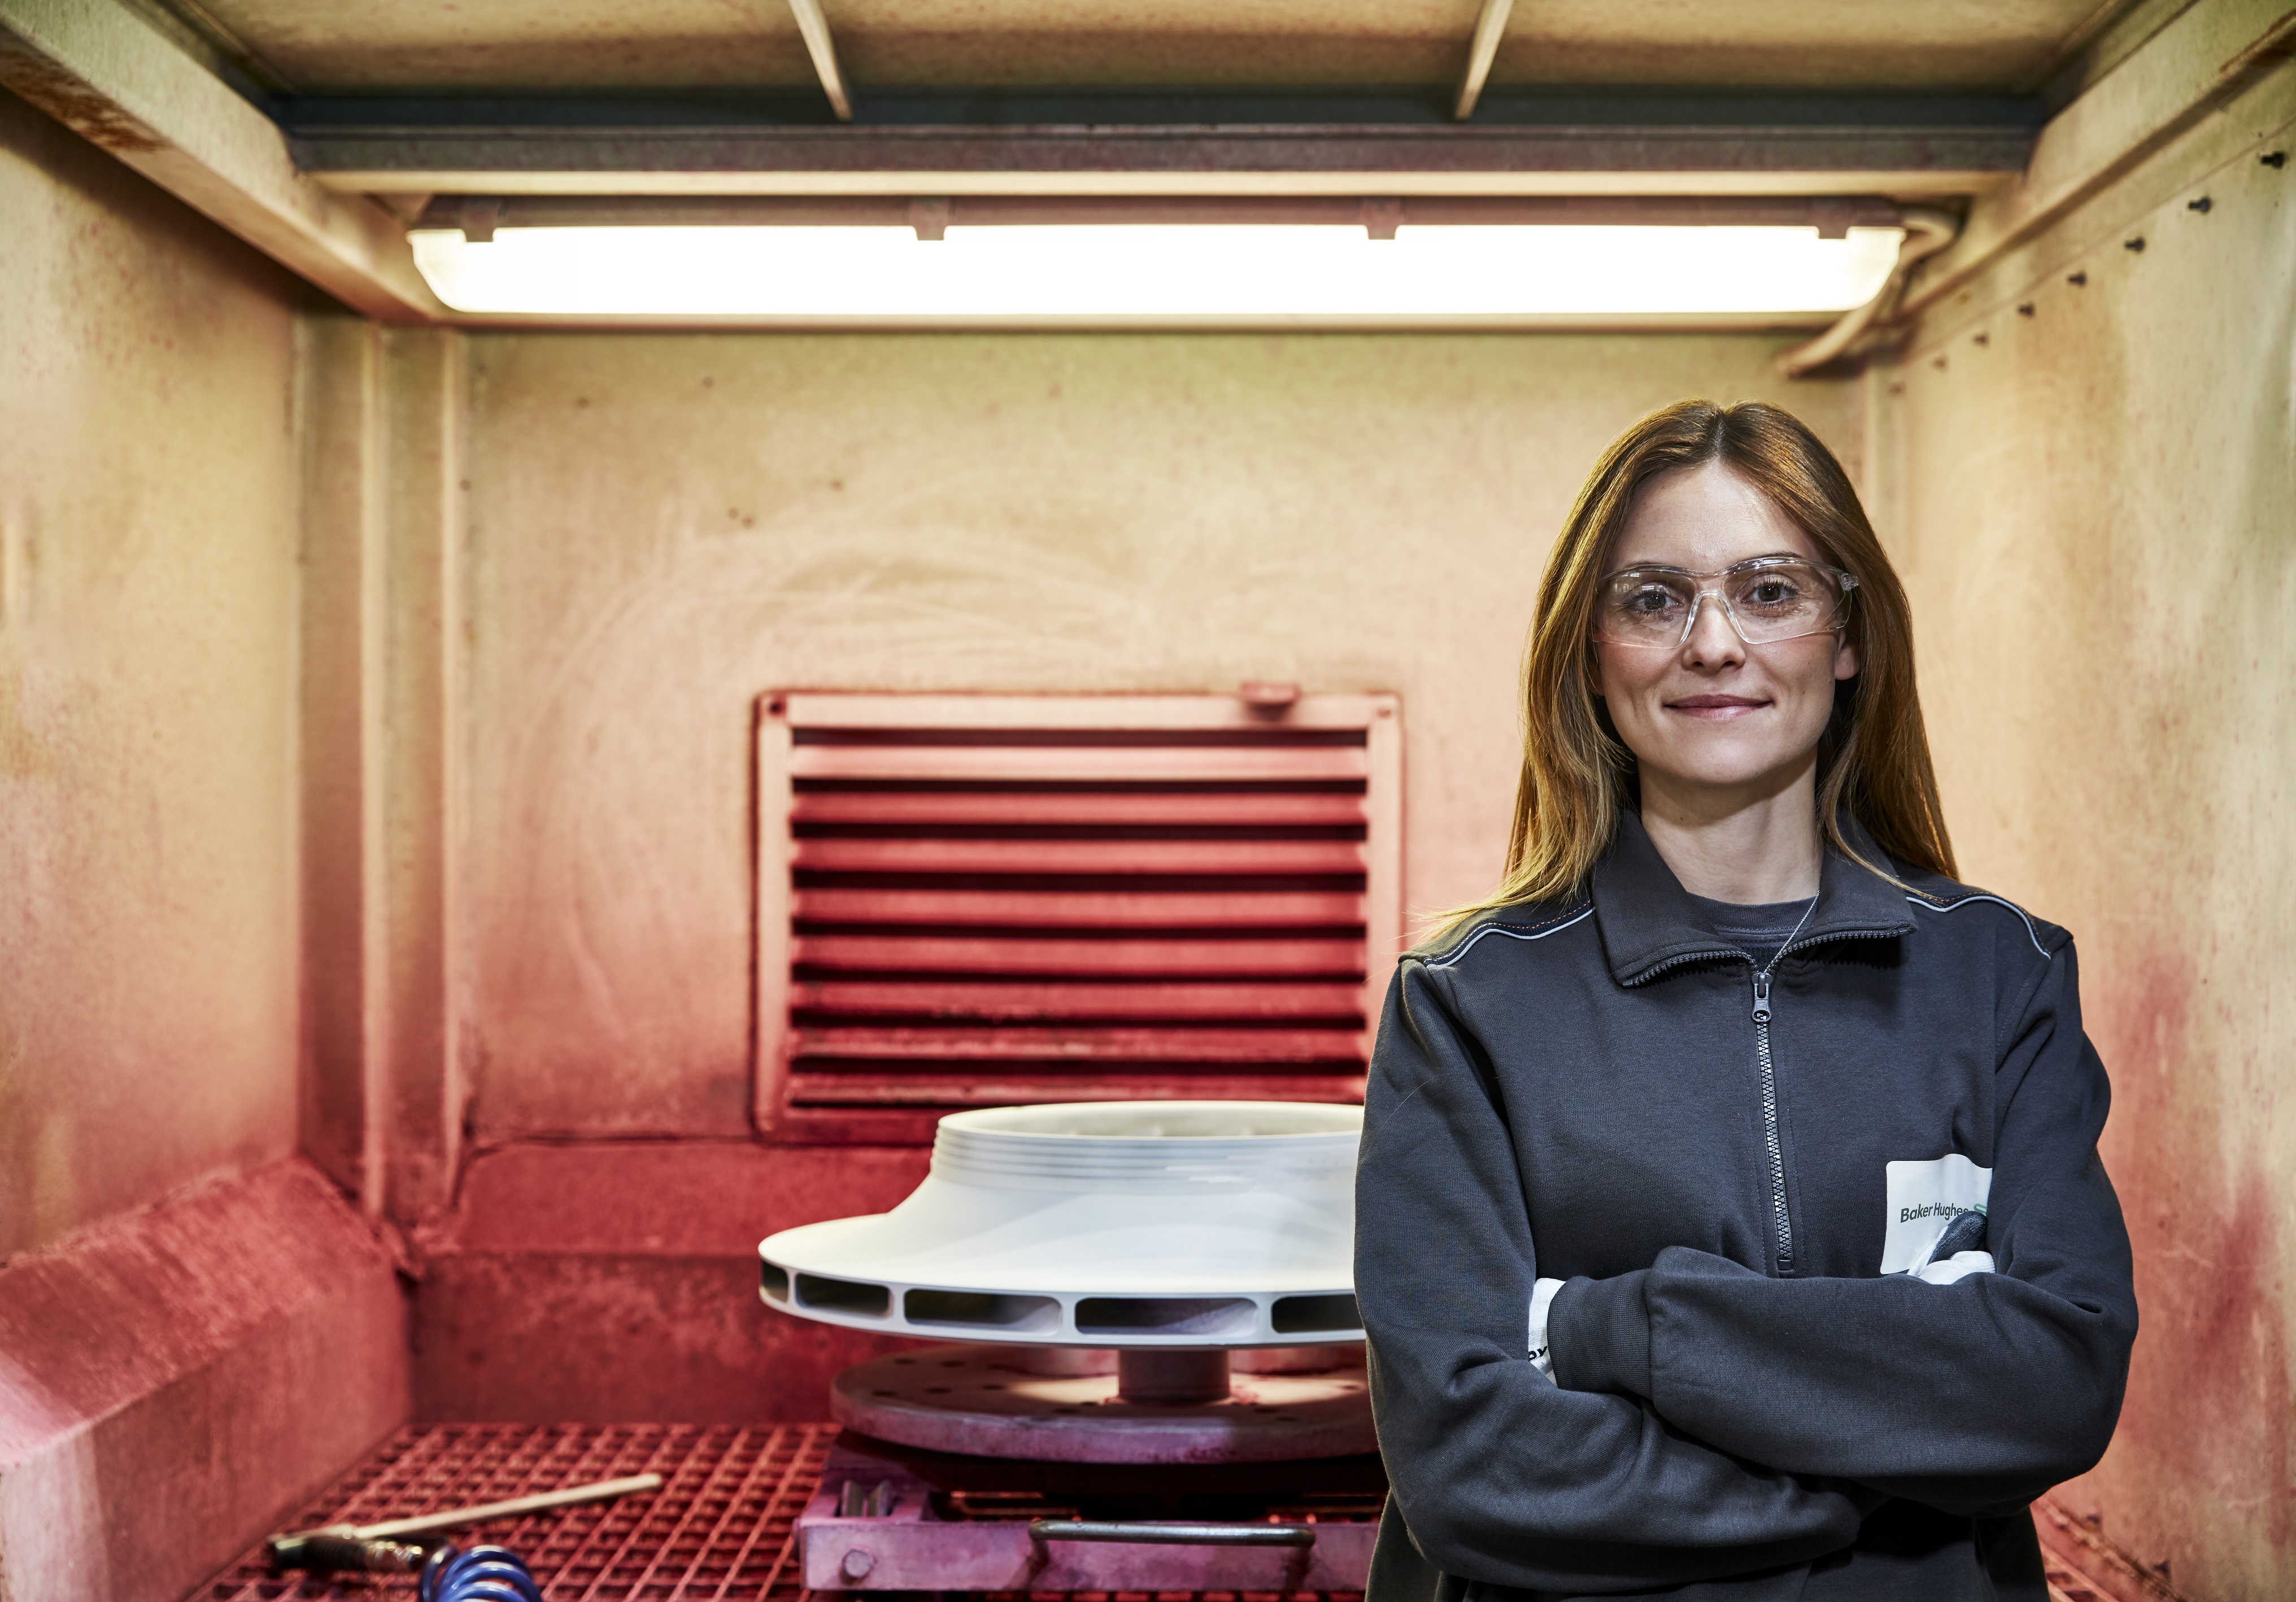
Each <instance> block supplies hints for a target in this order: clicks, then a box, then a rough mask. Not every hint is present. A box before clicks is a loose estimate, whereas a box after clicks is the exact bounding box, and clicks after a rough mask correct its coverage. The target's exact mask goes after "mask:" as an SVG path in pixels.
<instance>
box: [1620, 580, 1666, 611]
mask: <svg viewBox="0 0 2296 1602" xmlns="http://www.w3.org/2000/svg"><path fill="white" fill-rule="evenodd" d="M1675 604H1676V601H1675V598H1674V594H1673V593H1672V592H1671V591H1669V590H1664V589H1661V588H1658V587H1656V586H1652V588H1650V589H1647V590H1636V592H1635V593H1633V594H1631V595H1629V596H1628V597H1627V600H1626V609H1627V610H1628V611H1629V612H1636V613H1640V614H1642V615H1644V616H1645V617H1648V616H1653V615H1655V614H1657V613H1660V612H1663V611H1666V610H1668V609H1669V608H1671V607H1673V606H1674V605H1675Z"/></svg>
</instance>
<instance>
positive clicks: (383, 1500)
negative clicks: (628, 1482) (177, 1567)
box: [193, 1424, 837, 1602]
mask: <svg viewBox="0 0 2296 1602" xmlns="http://www.w3.org/2000/svg"><path fill="white" fill-rule="evenodd" d="M836 1435H837V1426H834V1425H831V1424H795V1425H783V1426H779V1427H771V1426H767V1427H760V1428H756V1429H736V1428H732V1427H722V1426H706V1425H689V1424H604V1425H597V1424H545V1425H532V1424H429V1425H409V1426H406V1427H405V1428H403V1429H401V1430H399V1431H398V1433H397V1434H394V1435H392V1436H391V1437H390V1438H389V1440H388V1441H386V1442H384V1443H383V1444H382V1445H381V1446H380V1447H378V1448H377V1449H376V1450H375V1451H374V1452H373V1454H371V1455H370V1456H369V1457H368V1458H367V1459H366V1460H365V1462H363V1463H361V1464H359V1465H358V1466H357V1467H356V1468H353V1469H352V1470H351V1471H350V1472H349V1473H348V1474H346V1475H343V1477H342V1478H341V1479H340V1480H338V1481H337V1482H336V1483H334V1484H332V1485H331V1486H329V1487H328V1488H327V1489H326V1490H325V1491H324V1492H321V1493H320V1494H319V1495H317V1496H316V1497H314V1498H313V1499H312V1500H310V1502H309V1503H308V1504H307V1505H306V1506H305V1507H304V1508H301V1509H299V1512H298V1514H297V1516H296V1518H295V1520H294V1527H295V1528H298V1529H311V1528H314V1527H316V1526H317V1525H320V1524H379V1523H381V1522H382V1521H383V1520H385V1519H393V1518H408V1517H412V1516H414V1515H416V1514H420V1513H424V1512H429V1511H432V1510H435V1509H438V1508H459V1507H469V1506H473V1505H475V1504H478V1503H480V1502H492V1501H501V1500H505V1499H507V1498H510V1497H514V1496H526V1495H530V1494H532V1493H533V1492H537V1491H552V1490H555V1489H557V1488H558V1487H560V1486H562V1485H578V1484H583V1483H587V1482H589V1481H592V1480H606V1479H614V1478H618V1477H619V1476H621V1475H633V1474H645V1473H648V1472H652V1473H655V1474H659V1475H661V1476H662V1482H663V1483H662V1487H661V1489H660V1490H659V1491H655V1492H644V1493H642V1494H639V1495H635V1496H627V1497H622V1498H619V1499H618V1500H614V1501H611V1502H599V1503H594V1504H592V1505H590V1506H587V1507H578V1508H554V1509H553V1510H551V1511H549V1512H547V1513H534V1514H529V1515H527V1516H524V1517H521V1518H508V1519H502V1520H498V1521H496V1522H494V1523H491V1524H484V1525H481V1526H479V1527H478V1528H477V1529H475V1530H472V1531H471V1532H468V1533H465V1532H463V1531H455V1532H454V1533H453V1534H454V1538H455V1540H456V1541H458V1542H459V1543H460V1544H463V1545H470V1544H472V1541H471V1538H472V1537H474V1536H475V1537H479V1538H482V1539H484V1540H486V1541H495V1542H498V1543H500V1544H501V1545H503V1546H505V1547H508V1548H509V1549H511V1550H512V1551H513V1552H516V1553H517V1554H518V1555H519V1556H520V1557H523V1558H525V1559H526V1561H527V1564H528V1565H529V1567H531V1568H532V1569H533V1571H534V1577H535V1580H536V1581H537V1583H539V1584H540V1586H541V1588H542V1594H543V1596H544V1597H545V1598H549V1602H577V1599H580V1602H639V1599H641V1598H644V1599H645V1602H655V1599H657V1598H677V1599H678V1602H701V1599H702V1598H711V1599H713V1602H715V1599H719V1598H724V1599H728V1602H730V1599H732V1598H741V1599H742V1602H763V1599H764V1598H768V1597H771V1598H784V1597H785V1598H792V1599H794V1598H797V1597H799V1595H801V1594H802V1593H801V1592H800V1590H799V1582H798V1570H797V1564H796V1560H795V1553H794V1551H793V1549H792V1548H793V1541H792V1538H791V1524H793V1523H794V1521H795V1520H796V1518H797V1516H798V1515H799V1513H800V1512H802V1511H803V1510H804V1508H805V1504H806V1500H807V1498H808V1497H810V1496H811V1495H812V1494H813V1490H814V1486H815V1483H816V1482H817V1481H818V1480H819V1479H820V1477H821V1461H822V1459H823V1457H824V1455H825V1454H826V1453H827V1452H828V1450H829V1443H831V1442H832V1441H833V1440H834V1439H835V1438H836ZM413 1588H414V1581H413V1580H412V1579H390V1580H386V1579H381V1578H374V1577H368V1576H359V1577H357V1578H352V1577H349V1576H344V1577H341V1578H339V1579H334V1580H323V1579H319V1578H316V1577H309V1576H305V1577H297V1576H294V1575H277V1574H272V1573H269V1572H267V1570H266V1567H265V1565H264V1559H263V1553H262V1551H261V1549H257V1550H255V1551H253V1552H250V1553H249V1554H248V1555H247V1556H246V1557H244V1558H242V1560H241V1561H240V1562H239V1563H238V1564H236V1565H234V1566H233V1567H232V1568H231V1569H229V1570H227V1571H226V1572H225V1573H223V1574H221V1575H219V1576H217V1578H216V1579H215V1580H214V1581H212V1582H209V1584H207V1585H205V1586H202V1587H201V1589H200V1590H198V1591H196V1592H194V1593H193V1596H194V1598H196V1602H256V1599H257V1598H262V1599H264V1602H272V1599H274V1598H299V1599H312V1602H316V1598H365V1599H366V1602H375V1598H377V1597H378V1593H379V1592H380V1593H381V1594H385V1595H388V1594H389V1593H391V1592H397V1593H398V1594H400V1595H412V1593H413Z"/></svg>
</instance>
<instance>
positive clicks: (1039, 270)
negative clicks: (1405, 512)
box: [413, 224, 1899, 323]
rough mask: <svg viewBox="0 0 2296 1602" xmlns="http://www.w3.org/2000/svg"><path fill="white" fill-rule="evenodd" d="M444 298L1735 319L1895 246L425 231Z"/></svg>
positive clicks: (555, 311)
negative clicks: (466, 234) (480, 239)
mask: <svg viewBox="0 0 2296 1602" xmlns="http://www.w3.org/2000/svg"><path fill="white" fill-rule="evenodd" d="M413 237H414V259H415V263H416V265H417V266H419V267H420V268H421V269H422V275H423V276H424V277H425V278H427V279H428V280H430V287H431V289H432V290H434V291H436V293H437V294H438V296H439V299H441V300H443V301H445V302H446V303H447V305H448V306H449V307H454V308H455V310H457V311H461V312H468V313H478V314H488V313H492V314H508V315H521V314H523V315H560V316H586V315H587V316H613V317H646V316H665V317H713V316H714V317H735V318H759V319H767V320H779V319H789V320H791V321H792V322H800V323H801V322H807V321H814V320H820V321H824V322H835V323H866V322H868V321H870V320H873V319H880V318H881V319H885V320H887V321H889V322H919V321H922V322H932V323H964V322H967V321H970V320H976V319H978V320H983V321H988V322H994V323H1011V322H1035V321H1042V322H1046V323H1062V322H1072V321H1087V322H1088V321H1092V320H1095V319H1115V320H1122V321H1132V320H1147V321H1153V320H1156V319H1160V318H1169V319H1175V320H1182V321H1186V320H1202V319H1212V320H1228V319H1236V320H1242V321H1251V322H1266V323H1346V322H1348V321H1349V320H1353V319H1362V318H1370V319H1378V320H1382V321H1390V322H1392V321H1406V322H1407V321H1409V320H1412V319H1426V320H1428V321H1431V322H1440V321H1444V320H1447V319H1461V318H1464V319H1486V318H1490V319H1505V318H1508V317H1541V316H1554V315H1561V316H1570V315H1582V316H1601V315H1628V316H1644V315H1657V316H1666V315H1676V316H1696V315H1720V316H1736V315H1765V314H1770V315H1775V314H1795V313H1808V314H1819V313H1827V312H1840V311H1845V310H1847V309H1849V307H1855V306H1859V305H1862V304H1863V303H1864V302H1866V300H1868V299H1870V298H1872V297H1873V296H1874V293H1875V292H1876V291H1877V290H1879V289H1880V288H1881V286H1882V280H1883V279H1884V278H1885V277H1886V276H1887V275H1888V274H1889V271H1890V265H1891V264H1892V263H1893V262H1894V261H1895V260H1896V258H1897V250H1898V238H1899V231H1898V230H1897V229H1895V228H1852V229H1850V230H1849V235H1848V237H1847V238H1844V239H1838V240H1825V239H1820V238H1819V237H1818V235H1817V231H1816V229H1814V228H1808V227H1730V226H1702V227H1663V226H1624V227H1616V226H1580V225H1503V226H1485V225H1446V226H1413V225H1409V224H1406V225H1404V226H1403V227H1401V228H1400V229H1399V230H1398V232H1397V234H1396V237H1395V238H1393V239H1392V240H1373V239H1369V238H1367V237H1366V236H1365V232H1364V230H1363V229H1362V228H1360V227H1352V226H1325V225H1296V224H1293V225H1284V224H1247V225H1233V224H1194V225H1188V224H1182V225H1105V224H1101V225H1091V224H1087V225H1005V226H975V227H964V226H952V227H950V228H949V229H948V231H947V237H946V238H944V239H940V240H935V241H926V240H920V239H918V238H917V237H916V236H915V234H914V233H913V232H912V231H911V230H909V229H907V228H901V227H841V226H823V227H801V226H786V225H783V226H767V227H745V226H716V227H650V226H638V227H628V226H625V227H603V228H503V229H500V230H498V231H497V232H496V233H495V235H494V238H493V240H492V241H490V242H488V243H484V244H472V243H469V242H467V241H465V240H464V238H463V235H462V233H460V232H458V231H453V230H443V231H421V232H417V233H414V236H413Z"/></svg>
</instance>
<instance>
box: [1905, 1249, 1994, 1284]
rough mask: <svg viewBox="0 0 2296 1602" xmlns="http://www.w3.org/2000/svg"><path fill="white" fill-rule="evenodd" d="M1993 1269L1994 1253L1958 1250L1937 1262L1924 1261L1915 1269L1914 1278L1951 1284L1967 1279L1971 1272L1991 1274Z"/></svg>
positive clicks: (1934, 1282)
mask: <svg viewBox="0 0 2296 1602" xmlns="http://www.w3.org/2000/svg"><path fill="white" fill-rule="evenodd" d="M1993 1271H1994V1269H1993V1254H1992V1253H1990V1252H1956V1253H1955V1254H1954V1255H1952V1256H1950V1257H1945V1258H1940V1259H1939V1261H1937V1262H1935V1263H1923V1265H1922V1266H1921V1267H1919V1268H1917V1269H1915V1270H1914V1278H1915V1279H1926V1280H1928V1281H1929V1282H1930V1283H1931V1285H1950V1284H1952V1283H1953V1282H1954V1281H1955V1280H1956V1279H1966V1278H1967V1277H1968V1276H1969V1275H1971V1274H1989V1273H1991V1272H1993Z"/></svg>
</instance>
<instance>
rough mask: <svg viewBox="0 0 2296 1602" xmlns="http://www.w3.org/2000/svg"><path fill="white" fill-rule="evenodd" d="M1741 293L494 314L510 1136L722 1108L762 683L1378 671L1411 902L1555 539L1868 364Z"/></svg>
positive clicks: (1475, 803) (1340, 681)
mask: <svg viewBox="0 0 2296 1602" xmlns="http://www.w3.org/2000/svg"><path fill="white" fill-rule="evenodd" d="M1779 347H1780V341H1778V340H1776V339H1770V338H1767V337H1753V336H1745V335H1737V336H1686V335H1666V336H1650V335H1643V336H1595V335H1571V336H1560V335H1543V336H1529V337H1510V338H1501V339H1491V338H1472V337H1435V336H1419V337H1409V336H1377V337H1356V336H1349V337H1340V336H1324V337H1304V338H1303V337H1292V338H1277V337H1250V336H1242V337H1238V336H1195V335H1160V336H1128V335H1085V336H1037V335H989V336H979V337H975V336H964V335H924V336H894V335H853V336H841V337H839V336H790V335H740V336H726V335H718V336H658V335H648V336H637V335H542V334H519V335H495V336H485V337H477V338H474V339H472V340H471V349H470V356H469V371H470V373H471V418H470V422H469V426H468V437H469V447H468V448H469V458H468V467H467V472H468V476H469V486H470V487H469V489H468V491H467V499H466V505H467V516H468V518H469V534H468V553H467V563H468V577H467V580H466V582H467V585H468V599H467V609H468V616H469V618H470V620H471V624H470V634H469V643H468V646H467V650H468V653H469V660H468V667H467V672H468V674H469V683H470V690H469V692H468V694H469V699H468V713H467V716H468V728H467V732H466V734H465V740H466V742H467V751H466V753H465V755H464V756H463V760H464V761H465V762H466V764H467V772H468V780H467V785H468V792H467V805H468V807H469V816H470V824H469V830H470V832H469V836H468V841H467V864H468V865H467V869H466V871H465V876H464V892H463V893H464V894H465V895H466V896H467V898H468V905H467V907H466V909H465V910H464V911H463V914H462V919H463V928H465V929H466V930H467V933H468V938H469V941H470V957H469V962H470V971H471V993H470V994H471V999H470V1009H471V1014H470V1018H469V1019H468V1021H467V1023H466V1025H465V1028H466V1030H467V1034H466V1038H467V1039H468V1040H469V1041H470V1042H471V1083H472V1090H473V1092H474V1096H475V1115H474V1116H475V1130H476V1133H477V1136H478V1138H479V1139H480V1140H481V1141H487V1140H501V1139H504V1138H507V1137H513V1136H517V1135H520V1134H525V1133H533V1132H573V1133H587V1134H621V1133H632V1132H682V1133H693V1134H713V1135H736V1134H740V1133H741V1132H743V1131H744V1130H745V1129H746V1127H747V1118H748V1101H749V1083H750V1047H749V1017H750V901H751V888H750V799H749V797H750V726H751V723H750V720H751V705H752V702H753V699H754V698H755V697H756V696H757V695H758V693H759V692H760V691H765V690H767V689H771V688H775V687H797V686H808V687H815V688H865V689H882V690H1008V691H1029V690H1062V691H1097V690H1106V691H1128V690H1187V691H1231V690H1233V689H1234V686H1235V685H1236V684H1237V683H1238V682H1240V681H1242V680H1244V679H1247V678H1263V679H1276V680H1296V681H1298V682H1301V683H1302V684H1304V685H1305V686H1307V687H1308V688H1309V689H1312V690H1319V691H1351V690H1392V691H1400V692H1401V694H1402V697H1403V705H1404V719H1405V732H1406V756H1405V763H1406V774H1407V789H1406V871H1407V880H1406V905H1407V906H1409V907H1412V908H1415V909H1422V910H1424V909H1432V908H1437V907H1440V906H1443V905H1447V904H1449V903H1456V902H1458V901H1461V900H1464V899H1466V898H1468V897H1470V896H1472V895H1478V894H1480V893H1481V892H1482V891H1483V890H1484V889H1485V888H1486V887H1487V886H1488V883H1489V882H1490V881H1491V880H1492V879H1493V878H1494V877H1495V876H1496V874H1497V868H1498V859H1499V854H1500V851H1501V849H1502V848H1503V846H1504V844H1505V823H1506V812H1507V808H1508V806H1509V805H1510V803H1511V800H1512V795H1513V774H1514V768H1515V763H1516V760H1517V756H1516V753H1517V750H1518V746H1517V735H1516V732H1515V715H1514V710H1513V696H1514V674H1515V665H1516V661H1517V657H1518V652H1519V650H1520V648H1521V639H1522V633H1523V629H1524V627H1525V625H1526V624H1527V622H1528V620H1529V606H1530V598H1531V593H1532V590H1533V587H1534V585H1535V583H1536V579H1537V575H1538V568H1539V564H1540V563H1541V561H1542V560H1544V557H1545V554H1546V548H1547V545H1548V544H1549V541H1550V540H1551V538H1552V535H1553V532H1554V529H1555V527H1557V525H1558V524H1559V523H1560V521H1561V519H1562V515H1563V513H1564V511H1566V510H1567V508H1568V505H1569V503H1570V498H1571V496H1572V495H1573V494H1575V492H1576V490H1577V488H1578V486H1579V482H1580V480H1581V478H1583V477H1584V475H1585V473H1586V472H1587V469H1588V468H1589V467H1590V466H1591V465H1592V463H1593V461H1594V458H1595V454H1596V453H1597V452H1598V451H1599V450H1600V449H1601V448H1602V446H1603V445H1605V444H1607V443H1608V442H1609V440H1610V439H1611V437H1612V436H1613V435H1615V434H1616V433H1617V432H1618V431H1619V430H1620V429H1621V428H1623V427H1624V426H1625V425H1626V424H1627V423H1628V422H1630V421H1633V420H1634V419H1635V418H1636V417H1637V416H1639V415H1640V414H1642V413H1644V412H1645V411H1647V410H1649V409H1650V408H1652V407H1654V406H1657V405H1662V404H1664V403H1666V402H1669V401H1671V400H1676V399H1678V398H1680V397H1682V396H1685V395H1695V394H1704V395H1711V396H1718V397H1722V398H1742V397H1750V396H1773V397H1777V398H1782V399H1784V400H1785V401H1787V402H1788V403H1789V404H1791V405H1794V406H1796V407H1797V408H1799V409H1800V410H1801V411H1802V412H1803V413H1804V414H1805V415H1807V416H1808V418H1809V420H1810V421H1811V422H1812V423H1813V424H1814V425H1815V426H1816V427H1817V428H1818V429H1819V430H1820V431H1821V432H1823V433H1824V434H1825V435H1826V436H1827V437H1829V438H1830V439H1832V440H1833V442H1834V443H1835V444H1836V445H1837V447H1838V448H1841V449H1842V450H1843V451H1844V452H1845V454H1849V455H1850V456H1852V457H1853V459H1854V457H1855V455H1856V453H1857V449H1858V448H1859V447H1860V444H1861V441H1862V439H1863V437H1864V431H1863V427H1862V423H1861V421H1860V413H1859V405H1860V403H1859V392H1858V391H1857V388H1856V387H1855V386H1854V385H1849V384H1824V383H1808V384H1798V385H1791V386H1789V385H1787V384H1785V383H1784V382H1783V381H1781V380H1777V379H1775V377H1773V376H1772V375H1771V374H1770V372H1769V368H1768V363H1769V359H1770V357H1771V356H1772V355H1773V354H1774V353H1775V351H1776V350H1777V349H1778V348H1779Z"/></svg>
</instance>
